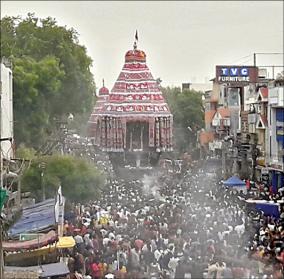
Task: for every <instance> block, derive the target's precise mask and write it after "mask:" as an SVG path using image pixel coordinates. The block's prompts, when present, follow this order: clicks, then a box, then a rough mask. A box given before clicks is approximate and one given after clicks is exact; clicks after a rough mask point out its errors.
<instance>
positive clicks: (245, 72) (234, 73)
mask: <svg viewBox="0 0 284 279" xmlns="http://www.w3.org/2000/svg"><path fill="white" fill-rule="evenodd" d="M257 79H258V68H257V67H254V66H234V65H230V66H228V65H217V66H216V81H217V83H228V84H230V85H231V86H234V85H235V86H244V85H247V84H249V83H253V82H257Z"/></svg>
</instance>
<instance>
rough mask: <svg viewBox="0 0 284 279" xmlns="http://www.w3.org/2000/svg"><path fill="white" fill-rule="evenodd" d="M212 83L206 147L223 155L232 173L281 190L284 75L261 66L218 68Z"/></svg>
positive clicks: (207, 98)
mask: <svg viewBox="0 0 284 279" xmlns="http://www.w3.org/2000/svg"><path fill="white" fill-rule="evenodd" d="M212 81H213V88H212V90H211V91H207V92H206V94H205V101H204V108H205V130H204V131H201V133H200V144H201V146H202V145H203V149H205V150H206V149H207V151H208V153H209V154H210V153H211V155H212V154H213V155H215V156H216V155H217V156H218V155H219V156H222V158H223V159H224V160H223V162H224V166H223V168H227V167H228V168H229V172H230V174H234V173H237V174H239V175H240V176H241V177H242V178H246V179H251V180H254V181H255V180H256V181H258V182H260V183H263V184H264V185H266V186H268V187H271V189H272V190H273V192H277V190H278V189H279V188H281V187H283V186H284V173H283V170H284V169H283V166H284V163H283V160H284V151H283V150H284V104H283V102H284V101H283V99H284V98H283V94H284V93H283V77H281V78H280V79H278V80H272V79H267V78H266V75H265V69H258V67H251V66H216V77H215V78H214V79H213V80H212ZM206 135H207V136H206ZM208 135H210V136H208Z"/></svg>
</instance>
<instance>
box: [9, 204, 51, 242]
mask: <svg viewBox="0 0 284 279" xmlns="http://www.w3.org/2000/svg"><path fill="white" fill-rule="evenodd" d="M54 224H55V200H54V199H48V200H45V201H43V202H40V203H37V204H35V205H33V206H30V207H26V208H24V209H23V212H22V216H21V218H20V219H19V220H18V221H17V222H16V223H15V224H14V225H13V226H12V227H11V228H10V229H9V231H8V234H9V236H11V237H16V236H18V235H19V234H21V233H35V232H40V231H43V230H44V229H47V228H49V227H50V226H53V225H54Z"/></svg>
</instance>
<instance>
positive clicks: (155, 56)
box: [1, 1, 283, 89]
mask: <svg viewBox="0 0 284 279" xmlns="http://www.w3.org/2000/svg"><path fill="white" fill-rule="evenodd" d="M28 12H34V13H35V15H36V16H38V17H41V18H43V17H47V16H51V17H54V18H55V19H56V20H57V22H58V23H59V25H66V26H67V27H73V28H75V29H76V30H77V31H78V33H79V34H80V38H79V39H80V43H81V44H83V45H85V46H86V48H87V50H88V54H89V55H90V56H91V57H92V59H93V68H92V72H93V74H94V77H95V81H96V84H97V86H99V87H100V86H101V83H102V82H101V80H102V78H104V79H105V82H106V85H107V86H108V87H109V88H110V89H111V88H112V86H113V84H114V82H115V80H116V78H117V77H118V74H119V72H120V70H121V68H122V66H123V62H124V54H125V52H126V51H127V50H128V49H131V48H132V46H133V41H134V34H135V30H136V29H137V30H138V36H139V42H138V48H139V49H142V50H144V51H145V52H146V55H147V64H148V66H149V68H150V70H151V71H152V74H153V75H154V77H155V78H158V77H160V78H161V79H162V81H163V82H162V85H164V86H166V85H175V86H179V85H181V83H182V82H187V81H190V82H195V83H197V82H205V80H209V79H210V78H213V77H214V74H215V65H224V64H237V65H241V64H242V65H244V64H245V65H251V64H252V63H253V56H252V54H253V53H254V52H257V53H263V52H265V53H266V52H269V53H271V52H283V2H282V1H275V2H273V1H238V2H237V1H236V2H232V1H227V2H221V1H216V2H215V1H208V2H205V1H200V2H198V1H196V2H189V1H188V2H185V1H184V2H183V1H180V2H177V1H172V2H168V1H160V2H158V1H153V2H146V1H145V2H143V1H136V2H135V1H132V2H130V1H121V2H119V1H115V2H112V1H108V2H105V1H101V2H100V1H94V2H91V1H1V17H3V16H6V15H9V16H16V15H22V16H25V15H26V14H27V13H28ZM257 62H258V63H259V65H263V64H264V65H267V64H274V65H276V64H277V65H283V56H280V55H257Z"/></svg>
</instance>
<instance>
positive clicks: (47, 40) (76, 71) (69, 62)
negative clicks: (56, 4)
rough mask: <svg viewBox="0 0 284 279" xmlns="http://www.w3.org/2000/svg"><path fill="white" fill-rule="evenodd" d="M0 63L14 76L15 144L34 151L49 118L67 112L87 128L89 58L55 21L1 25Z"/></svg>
mask: <svg viewBox="0 0 284 279" xmlns="http://www.w3.org/2000/svg"><path fill="white" fill-rule="evenodd" d="M1 57H7V58H10V59H11V61H12V64H13V76H14V111H15V137H16V142H17V144H20V143H25V144H26V145H27V146H32V147H36V148H37V147H38V146H39V145H40V144H41V143H42V142H43V141H44V139H45V138H46V136H47V135H48V134H49V132H50V127H51V126H52V125H53V119H54V117H57V118H59V119H60V118H62V117H63V116H65V115H67V114H68V113H69V112H71V113H72V114H74V115H76V114H78V115H84V116H85V117H84V118H83V119H82V121H84V122H87V121H86V120H87V119H86V116H87V115H88V113H89V112H90V110H91V108H92V106H93V102H94V97H93V92H94V90H95V85H94V81H93V76H92V74H91V72H90V66H91V64H92V60H91V58H90V57H89V56H88V55H87V51H86V48H85V47H84V46H82V45H80V44H79V42H78V33H77V32H76V31H75V30H74V29H72V28H71V29H67V28H66V27H63V26H58V25H57V23H56V20H55V19H52V18H51V17H48V18H46V19H39V18H37V17H35V16H34V14H28V16H27V17H26V18H24V19H23V18H20V17H4V18H3V19H1Z"/></svg>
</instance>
